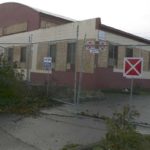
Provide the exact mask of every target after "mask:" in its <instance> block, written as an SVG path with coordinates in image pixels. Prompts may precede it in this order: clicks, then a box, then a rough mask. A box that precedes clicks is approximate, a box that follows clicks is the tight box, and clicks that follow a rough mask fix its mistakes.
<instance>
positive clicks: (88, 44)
mask: <svg viewBox="0 0 150 150" xmlns="http://www.w3.org/2000/svg"><path fill="white" fill-rule="evenodd" d="M85 47H86V49H87V50H89V51H90V50H91V49H93V48H95V41H94V40H88V41H86V45H85Z"/></svg>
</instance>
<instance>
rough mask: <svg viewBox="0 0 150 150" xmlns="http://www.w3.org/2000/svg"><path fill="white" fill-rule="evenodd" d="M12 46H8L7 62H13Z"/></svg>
mask: <svg viewBox="0 0 150 150" xmlns="http://www.w3.org/2000/svg"><path fill="white" fill-rule="evenodd" d="M13 51H14V49H13V48H8V62H9V63H12V62H13Z"/></svg>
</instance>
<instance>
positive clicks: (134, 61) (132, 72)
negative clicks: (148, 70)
mask: <svg viewBox="0 0 150 150" xmlns="http://www.w3.org/2000/svg"><path fill="white" fill-rule="evenodd" d="M142 72H143V58H141V57H125V58H124V68H123V76H124V77H127V78H138V77H141V75H142Z"/></svg>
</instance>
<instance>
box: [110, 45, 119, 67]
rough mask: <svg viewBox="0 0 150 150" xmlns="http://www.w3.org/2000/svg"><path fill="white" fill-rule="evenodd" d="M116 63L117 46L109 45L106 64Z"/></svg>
mask: <svg viewBox="0 0 150 150" xmlns="http://www.w3.org/2000/svg"><path fill="white" fill-rule="evenodd" d="M117 64H118V46H116V45H112V44H110V45H109V53H108V66H117Z"/></svg>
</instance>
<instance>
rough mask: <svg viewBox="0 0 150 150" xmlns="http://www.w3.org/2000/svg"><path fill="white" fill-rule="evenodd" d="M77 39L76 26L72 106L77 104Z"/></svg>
mask: <svg viewBox="0 0 150 150" xmlns="http://www.w3.org/2000/svg"><path fill="white" fill-rule="evenodd" d="M78 38H79V25H77V35H76V50H75V69H74V70H75V71H74V104H76V102H77V66H76V65H77V61H76V60H77V59H76V58H77V50H78Z"/></svg>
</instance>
